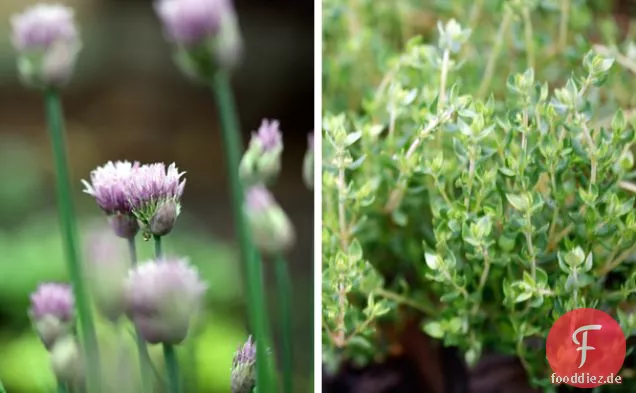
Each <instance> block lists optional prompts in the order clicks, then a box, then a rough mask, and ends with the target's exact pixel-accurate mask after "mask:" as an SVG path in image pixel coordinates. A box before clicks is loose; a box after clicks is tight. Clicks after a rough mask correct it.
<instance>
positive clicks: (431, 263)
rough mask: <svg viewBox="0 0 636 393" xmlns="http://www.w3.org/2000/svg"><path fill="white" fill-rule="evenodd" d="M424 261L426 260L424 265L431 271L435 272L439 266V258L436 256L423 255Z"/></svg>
mask: <svg viewBox="0 0 636 393" xmlns="http://www.w3.org/2000/svg"><path fill="white" fill-rule="evenodd" d="M424 259H426V265H428V267H429V268H430V269H431V270H437V269H439V268H440V266H441V258H440V256H439V255H437V254H429V253H425V254H424Z"/></svg>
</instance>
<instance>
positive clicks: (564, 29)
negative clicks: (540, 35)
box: [559, 0, 570, 52]
mask: <svg viewBox="0 0 636 393" xmlns="http://www.w3.org/2000/svg"><path fill="white" fill-rule="evenodd" d="M569 17H570V0H561V21H560V22H559V52H561V51H563V50H564V49H565V47H566V46H567V44H568V19H569Z"/></svg>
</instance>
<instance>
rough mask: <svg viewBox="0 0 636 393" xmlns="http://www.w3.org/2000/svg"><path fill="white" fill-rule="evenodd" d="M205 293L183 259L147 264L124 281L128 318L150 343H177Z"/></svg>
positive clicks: (203, 284) (182, 336)
mask: <svg viewBox="0 0 636 393" xmlns="http://www.w3.org/2000/svg"><path fill="white" fill-rule="evenodd" d="M206 290H207V284H206V283H204V282H203V281H202V280H201V279H200V277H199V273H198V272H197V270H196V269H195V268H193V267H192V266H190V265H189V264H188V263H187V262H186V260H184V259H166V260H161V261H149V262H147V263H144V264H141V265H139V266H138V267H136V268H135V269H133V270H131V271H130V273H129V276H128V278H127V280H126V299H127V312H128V316H129V317H130V318H131V320H132V321H133V322H134V323H135V325H136V326H137V328H138V329H139V332H140V334H141V336H142V337H143V338H144V339H145V340H146V341H148V342H149V343H152V344H156V343H166V344H179V343H181V342H182V341H183V340H184V339H185V338H186V336H187V334H188V329H189V326H190V319H191V317H192V316H193V315H194V314H195V313H196V312H197V311H198V308H199V305H200V303H201V300H202V297H203V294H204V293H205V291H206Z"/></svg>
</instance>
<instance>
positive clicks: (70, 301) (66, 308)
mask: <svg viewBox="0 0 636 393" xmlns="http://www.w3.org/2000/svg"><path fill="white" fill-rule="evenodd" d="M74 314H75V298H74V297H73V292H72V290H71V287H70V286H69V285H66V284H58V283H45V284H40V286H38V288H37V290H36V291H35V292H34V293H33V294H31V309H30V310H29V316H30V317H31V321H32V323H33V326H34V328H35V330H36V331H37V333H38V335H39V336H40V339H41V340H42V342H43V343H44V346H45V347H46V348H47V349H50V348H51V347H52V346H53V344H55V342H56V341H57V340H59V339H60V338H61V337H64V336H66V335H68V334H70V332H71V330H72V329H71V328H72V325H73V317H74Z"/></svg>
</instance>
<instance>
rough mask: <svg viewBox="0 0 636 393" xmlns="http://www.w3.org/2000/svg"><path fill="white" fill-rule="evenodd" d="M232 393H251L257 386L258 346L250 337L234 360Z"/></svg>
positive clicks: (236, 353) (235, 354)
mask: <svg viewBox="0 0 636 393" xmlns="http://www.w3.org/2000/svg"><path fill="white" fill-rule="evenodd" d="M231 384H232V393H251V392H252V390H253V389H254V387H255V386H256V344H255V342H254V341H253V340H252V336H250V337H249V338H248V339H247V341H246V342H245V344H243V346H239V348H238V350H237V351H236V352H235V353H234V358H233V359H232V376H231Z"/></svg>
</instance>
